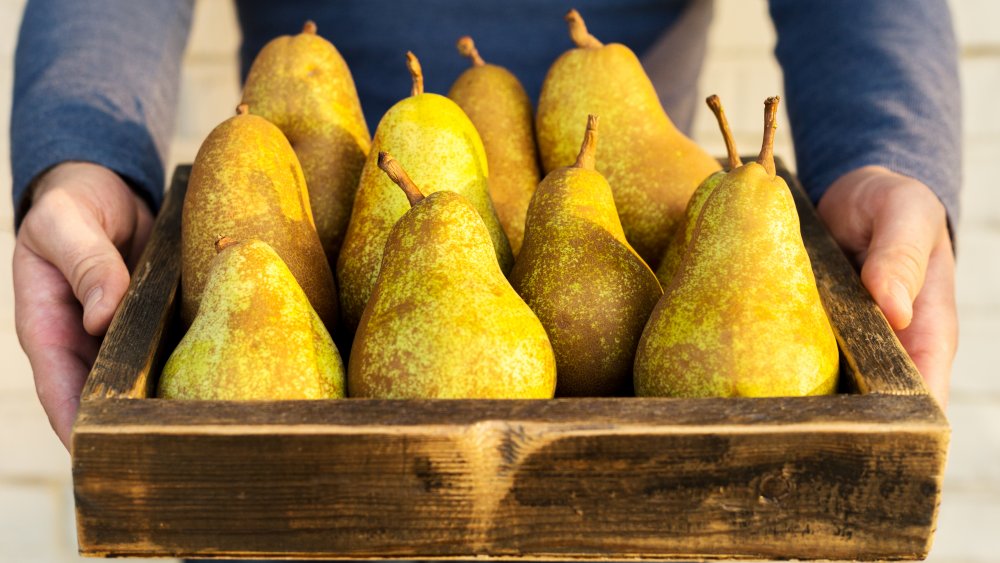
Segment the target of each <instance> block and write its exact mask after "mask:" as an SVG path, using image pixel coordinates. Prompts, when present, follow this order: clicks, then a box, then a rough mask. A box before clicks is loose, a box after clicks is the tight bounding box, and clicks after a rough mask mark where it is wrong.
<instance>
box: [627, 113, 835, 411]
mask: <svg viewBox="0 0 1000 563" xmlns="http://www.w3.org/2000/svg"><path fill="white" fill-rule="evenodd" d="M777 103H778V100H777V98H769V99H768V101H767V104H766V112H765V114H766V118H765V131H764V143H763V146H762V148H761V152H760V156H759V157H758V159H757V161H756V162H751V163H748V164H745V165H743V166H739V167H737V168H735V169H734V170H732V171H731V172H729V173H728V174H726V177H725V178H723V179H722V180H721V181H720V182H719V184H718V185H717V186H716V187H715V189H714V190H713V191H712V193H711V195H709V196H708V198H707V199H706V200H705V202H704V204H703V205H702V206H701V212H700V213H699V214H698V218H697V222H696V225H695V227H694V232H693V235H692V237H691V242H690V243H689V244H688V247H687V249H686V251H685V253H684V257H683V258H682V259H681V263H680V266H679V267H678V271H677V274H676V275H675V276H674V278H673V280H672V281H671V283H670V285H669V286H667V287H666V288H664V294H663V297H662V298H661V299H660V302H659V303H657V305H656V308H655V309H654V310H653V314H652V316H651V317H650V319H649V322H648V323H647V324H646V328H645V329H644V330H643V333H642V338H641V340H640V341H639V348H638V351H637V352H636V357H635V372H634V374H635V390H636V394H638V395H640V396H669V397H713V396H714V397H772V396H802V395H820V394H829V393H833V392H834V390H835V389H836V386H837V375H838V372H839V366H838V361H839V356H838V351H837V341H836V339H835V337H834V334H833V329H832V328H831V326H830V321H829V319H828V318H827V315H826V312H825V310H824V309H823V303H822V302H821V301H820V297H819V291H818V290H817V288H816V280H815V278H814V276H813V271H812V265H811V264H810V262H809V256H808V254H807V253H806V249H805V246H804V245H803V243H802V237H801V234H800V232H799V218H798V214H797V212H796V211H795V202H794V201H793V199H792V195H791V192H789V190H788V186H787V185H786V184H785V181H784V180H782V179H781V178H780V177H778V176H777V175H776V174H775V169H774V157H773V144H774V127H775V113H776V108H777Z"/></svg>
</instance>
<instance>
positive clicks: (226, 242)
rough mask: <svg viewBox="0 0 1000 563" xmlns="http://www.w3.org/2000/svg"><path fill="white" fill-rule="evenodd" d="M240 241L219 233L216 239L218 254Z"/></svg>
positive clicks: (216, 251)
mask: <svg viewBox="0 0 1000 563" xmlns="http://www.w3.org/2000/svg"><path fill="white" fill-rule="evenodd" d="M238 242H239V241H238V240H236V239H234V238H231V237H227V236H226V235H219V237H218V238H217V239H215V253H216V254H218V253H220V252H222V251H223V250H225V249H227V248H229V247H230V246H232V245H234V244H236V243H238Z"/></svg>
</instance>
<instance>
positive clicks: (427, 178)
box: [337, 94, 514, 329]
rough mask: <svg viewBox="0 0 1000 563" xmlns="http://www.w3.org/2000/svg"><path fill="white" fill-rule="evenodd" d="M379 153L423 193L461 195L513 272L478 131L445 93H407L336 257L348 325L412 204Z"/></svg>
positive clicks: (378, 144) (393, 113) (380, 132)
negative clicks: (385, 171)
mask: <svg viewBox="0 0 1000 563" xmlns="http://www.w3.org/2000/svg"><path fill="white" fill-rule="evenodd" d="M379 151H390V152H391V153H392V154H393V156H395V157H396V159H397V160H398V161H399V162H401V163H402V164H403V165H404V166H406V169H407V171H408V172H409V174H410V176H411V177H412V178H413V181H414V182H416V183H417V185H419V186H420V189H421V190H422V192H423V193H424V195H429V194H431V193H434V192H436V191H438V190H441V189H448V190H451V191H454V192H456V193H459V194H461V195H462V196H464V197H465V198H466V199H467V200H468V201H469V203H470V204H471V205H472V207H473V208H474V209H475V210H476V211H478V212H479V214H480V216H481V217H482V219H483V221H484V222H485V224H486V227H487V229H488V231H489V234H490V239H491V240H492V244H493V248H494V252H495V253H496V255H497V257H498V259H499V261H500V265H501V268H502V269H503V271H504V272H509V271H510V268H511V266H512V265H513V263H514V258H513V256H512V255H511V251H510V244H509V243H508V241H507V237H506V236H505V235H504V233H503V229H502V227H501V226H500V222H499V220H498V219H497V215H496V211H495V210H494V209H493V203H492V202H491V201H490V194H489V188H488V186H487V175H488V167H487V163H486V152H485V150H484V149H483V143H482V141H481V140H480V138H479V133H477V132H476V128H475V127H474V126H473V125H472V122H471V121H469V118H468V117H467V116H466V115H465V113H464V112H463V111H462V109H461V108H459V107H458V106H457V105H455V102H453V101H451V100H449V99H448V98H446V97H444V96H440V95H438V94H419V95H416V96H411V97H409V98H405V99H403V100H401V101H400V102H398V103H396V105H394V106H393V107H391V108H390V109H389V111H388V112H386V114H385V116H383V117H382V121H381V122H380V123H379V125H378V128H377V129H376V130H375V138H374V140H373V141H372V150H371V153H370V154H369V155H368V159H367V160H366V161H365V166H364V169H363V170H362V171H361V180H360V183H359V185H358V194H357V197H356V198H355V201H354V210H353V212H352V214H351V222H350V224H349V226H348V228H347V236H346V237H345V239H344V246H343V248H342V249H341V253H340V257H339V258H338V260H337V279H338V281H339V284H340V303H341V308H342V315H343V316H342V318H343V320H344V323H345V324H346V325H347V327H348V328H349V329H354V328H356V327H357V325H358V322H359V321H360V319H361V314H362V313H363V312H364V309H365V305H366V304H367V303H368V299H369V297H370V296H371V294H372V291H373V290H374V288H375V281H376V280H377V279H378V273H379V268H380V266H381V264H382V252H383V250H384V248H385V241H386V239H387V238H388V237H389V231H390V230H392V227H393V225H395V224H396V221H397V220H399V218H400V217H402V216H403V214H405V213H406V212H407V210H409V209H410V204H409V202H408V201H407V199H406V196H405V195H404V194H403V192H401V191H400V189H399V187H398V186H396V185H395V184H393V182H392V181H391V180H389V179H388V178H387V177H386V176H385V174H383V173H382V171H381V170H379V168H378V153H379Z"/></svg>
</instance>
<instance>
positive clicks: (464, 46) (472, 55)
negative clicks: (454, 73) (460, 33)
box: [456, 35, 486, 66]
mask: <svg viewBox="0 0 1000 563" xmlns="http://www.w3.org/2000/svg"><path fill="white" fill-rule="evenodd" d="M456 46H457V47H458V52H459V54H460V55H462V56H463V57H467V58H469V59H472V65H473V66H483V65H485V64H486V61H484V60H483V58H482V57H480V56H479V49H476V42H475V41H473V40H472V38H471V37H469V36H468V35H466V36H464V37H461V38H460V39H459V40H458V44H457V45H456Z"/></svg>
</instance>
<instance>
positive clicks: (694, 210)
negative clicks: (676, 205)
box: [656, 94, 743, 287]
mask: <svg viewBox="0 0 1000 563" xmlns="http://www.w3.org/2000/svg"><path fill="white" fill-rule="evenodd" d="M705 103H706V104H708V107H709V108H710V109H711V110H712V113H714V114H715V119H716V121H718V123H719V130H720V131H721V132H722V138H723V140H724V141H725V143H726V152H727V153H728V156H729V163H728V164H729V171H732V170H735V169H736V168H737V167H739V166H743V161H741V160H740V154H739V153H738V152H737V151H736V141H735V140H734V139H733V132H732V131H730V129H729V121H728V120H727V119H726V112H725V110H723V109H722V101H721V100H719V97H718V96H716V95H715V94H712V95H711V96H709V97H708V98H707V99H706V100H705ZM726 172H727V171H725V170H720V171H718V172H715V173H714V174H712V175H711V176H709V177H708V178H706V179H705V181H704V182H702V183H701V185H700V186H698V189H697V190H695V191H694V195H692V196H691V200H690V201H688V205H687V209H685V211H684V217H683V218H682V219H681V222H680V223H679V224H678V225H677V228H676V229H674V234H673V236H672V237H671V239H670V244H669V245H667V251H666V252H665V253H664V254H663V260H660V267H659V268H657V269H656V277H657V279H659V280H660V285H662V286H663V287H666V286H668V285H670V281H671V280H673V279H674V274H676V273H677V267H678V266H679V265H680V263H681V258H683V257H684V250H685V249H687V245H688V243H690V242H691V235H692V234H693V233H694V225H695V223H696V222H697V220H698V214H699V213H701V206H702V205H704V204H705V200H706V199H708V196H710V195H712V191H713V190H715V187H716V186H718V185H719V182H721V181H722V180H723V178H725V177H726Z"/></svg>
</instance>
